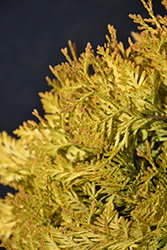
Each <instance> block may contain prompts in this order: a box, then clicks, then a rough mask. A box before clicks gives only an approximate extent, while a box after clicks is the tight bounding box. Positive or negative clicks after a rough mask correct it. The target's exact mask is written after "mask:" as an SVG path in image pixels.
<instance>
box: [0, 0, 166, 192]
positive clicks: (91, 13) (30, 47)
mask: <svg viewBox="0 0 167 250" xmlns="http://www.w3.org/2000/svg"><path fill="white" fill-rule="evenodd" d="M153 4H154V12H155V14H161V15H164V14H166V11H165V8H164V7H163V6H162V5H161V1H160V0H153ZM130 13H132V14H138V13H140V14H141V15H142V16H143V17H147V11H146V10H145V8H144V7H143V5H142V3H141V2H140V0H61V1H60V0H59V1H58V0H15V1H13V0H1V1H0V132H1V131H3V130H5V131H7V132H8V134H10V135H12V131H13V130H14V129H16V128H18V126H19V125H20V124H22V122H23V121H26V120H28V119H30V120H32V119H33V120H36V118H35V117H34V116H33V115H32V114H31V112H32V111H33V109H34V108H36V109H37V110H38V111H39V113H40V115H41V116H43V114H44V113H43V110H42V105H41V102H40V98H39V96H38V93H39V92H45V91H48V90H50V89H51V88H50V87H49V86H48V85H47V83H46V80H45V77H46V76H49V77H51V78H54V76H53V75H52V74H51V72H50V70H49V67H48V66H49V65H52V66H55V65H57V64H60V63H61V62H62V61H65V58H64V56H63V54H62V53H61V51H60V50H61V48H64V47H68V40H69V39H70V40H71V41H72V42H75V43H76V45H77V52H78V55H80V53H82V52H84V50H85V46H86V44H87V42H90V43H91V44H92V46H93V49H94V50H96V47H97V45H101V46H102V45H103V44H104V43H105V42H106V38H105V35H106V34H108V30H107V25H108V24H111V25H114V27H115V28H116V29H117V36H118V41H122V42H123V43H124V45H125V47H126V48H127V47H128V36H130V32H131V31H137V28H136V27H137V24H135V23H133V21H132V20H131V19H130V18H129V17H128V14H130ZM36 121H37V120H36ZM9 191H13V190H11V189H10V188H9V187H4V186H2V185H0V196H1V197H4V196H5V195H6V193H7V192H9Z"/></svg>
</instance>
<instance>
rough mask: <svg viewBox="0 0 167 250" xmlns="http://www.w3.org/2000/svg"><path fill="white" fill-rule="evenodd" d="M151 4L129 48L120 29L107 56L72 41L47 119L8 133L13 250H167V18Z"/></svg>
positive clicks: (5, 211)
mask: <svg viewBox="0 0 167 250" xmlns="http://www.w3.org/2000/svg"><path fill="white" fill-rule="evenodd" d="M141 1H142V3H143V5H144V7H145V8H146V9H147V10H148V13H149V15H150V18H149V19H143V18H142V17H141V16H140V15H138V16H136V15H130V17H131V18H132V19H134V22H137V23H139V24H140V26H139V29H141V30H143V31H142V32H141V34H138V33H132V36H133V38H134V40H135V42H134V43H133V42H132V40H131V39H130V38H129V44H130V46H129V48H128V49H126V50H124V46H123V44H122V43H121V42H119V43H118V42H117V38H116V31H115V29H114V28H113V26H110V25H108V30H109V33H110V37H109V36H107V40H108V42H107V44H104V47H100V46H98V48H97V54H98V55H95V54H94V51H93V50H92V47H91V45H90V43H88V44H87V47H86V50H85V53H83V54H81V56H80V57H79V58H78V57H77V54H76V49H75V45H74V44H72V43H71V42H69V46H70V49H71V53H72V56H73V60H72V59H71V58H70V57H69V55H68V52H67V49H66V48H65V49H63V50H62V52H63V53H64V55H65V57H66V59H67V61H68V62H66V63H62V64H61V65H58V66H56V67H54V68H52V67H50V68H51V71H52V72H53V74H54V75H55V77H56V79H54V80H53V81H52V80H50V79H49V78H47V81H48V84H49V85H51V86H52V87H53V88H52V90H51V91H50V92H46V93H40V96H41V100H42V104H43V107H44V110H45V113H46V115H45V118H41V117H40V115H39V114H38V112H37V110H34V112H33V114H34V115H35V116H36V117H38V119H39V121H40V123H39V124H37V123H35V122H33V121H28V122H27V123H26V122H24V123H23V125H22V126H20V127H19V129H17V130H15V131H14V134H16V135H17V136H18V137H20V139H18V140H15V139H12V138H11V137H10V136H8V135H7V134H6V132H2V133H1V137H0V142H1V144H0V176H1V179H0V181H1V183H3V184H5V185H10V186H11V187H14V188H15V189H16V190H18V192H17V194H16V195H15V196H14V195H12V194H10V193H8V194H7V196H6V197H5V199H4V200H3V199H1V200H0V238H1V240H2V242H3V246H6V248H7V249H19V250H21V249H25V250H27V249H29V250H34V249H40V250H41V249H45V250H58V249H66V250H68V249H76V250H81V249H82V250H95V249H102V250H105V249H112V250H114V249H115V250H132V249H141V250H146V249H148V250H156V249H167V16H165V17H161V16H157V17H155V16H154V14H153V10H152V2H151V0H148V2H145V1H144V0H141ZM162 4H163V5H164V6H165V8H166V9H167V1H166V0H164V1H162ZM149 23H150V24H151V25H149ZM90 66H91V67H93V70H94V72H93V73H92V74H90V73H89V69H90Z"/></svg>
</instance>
